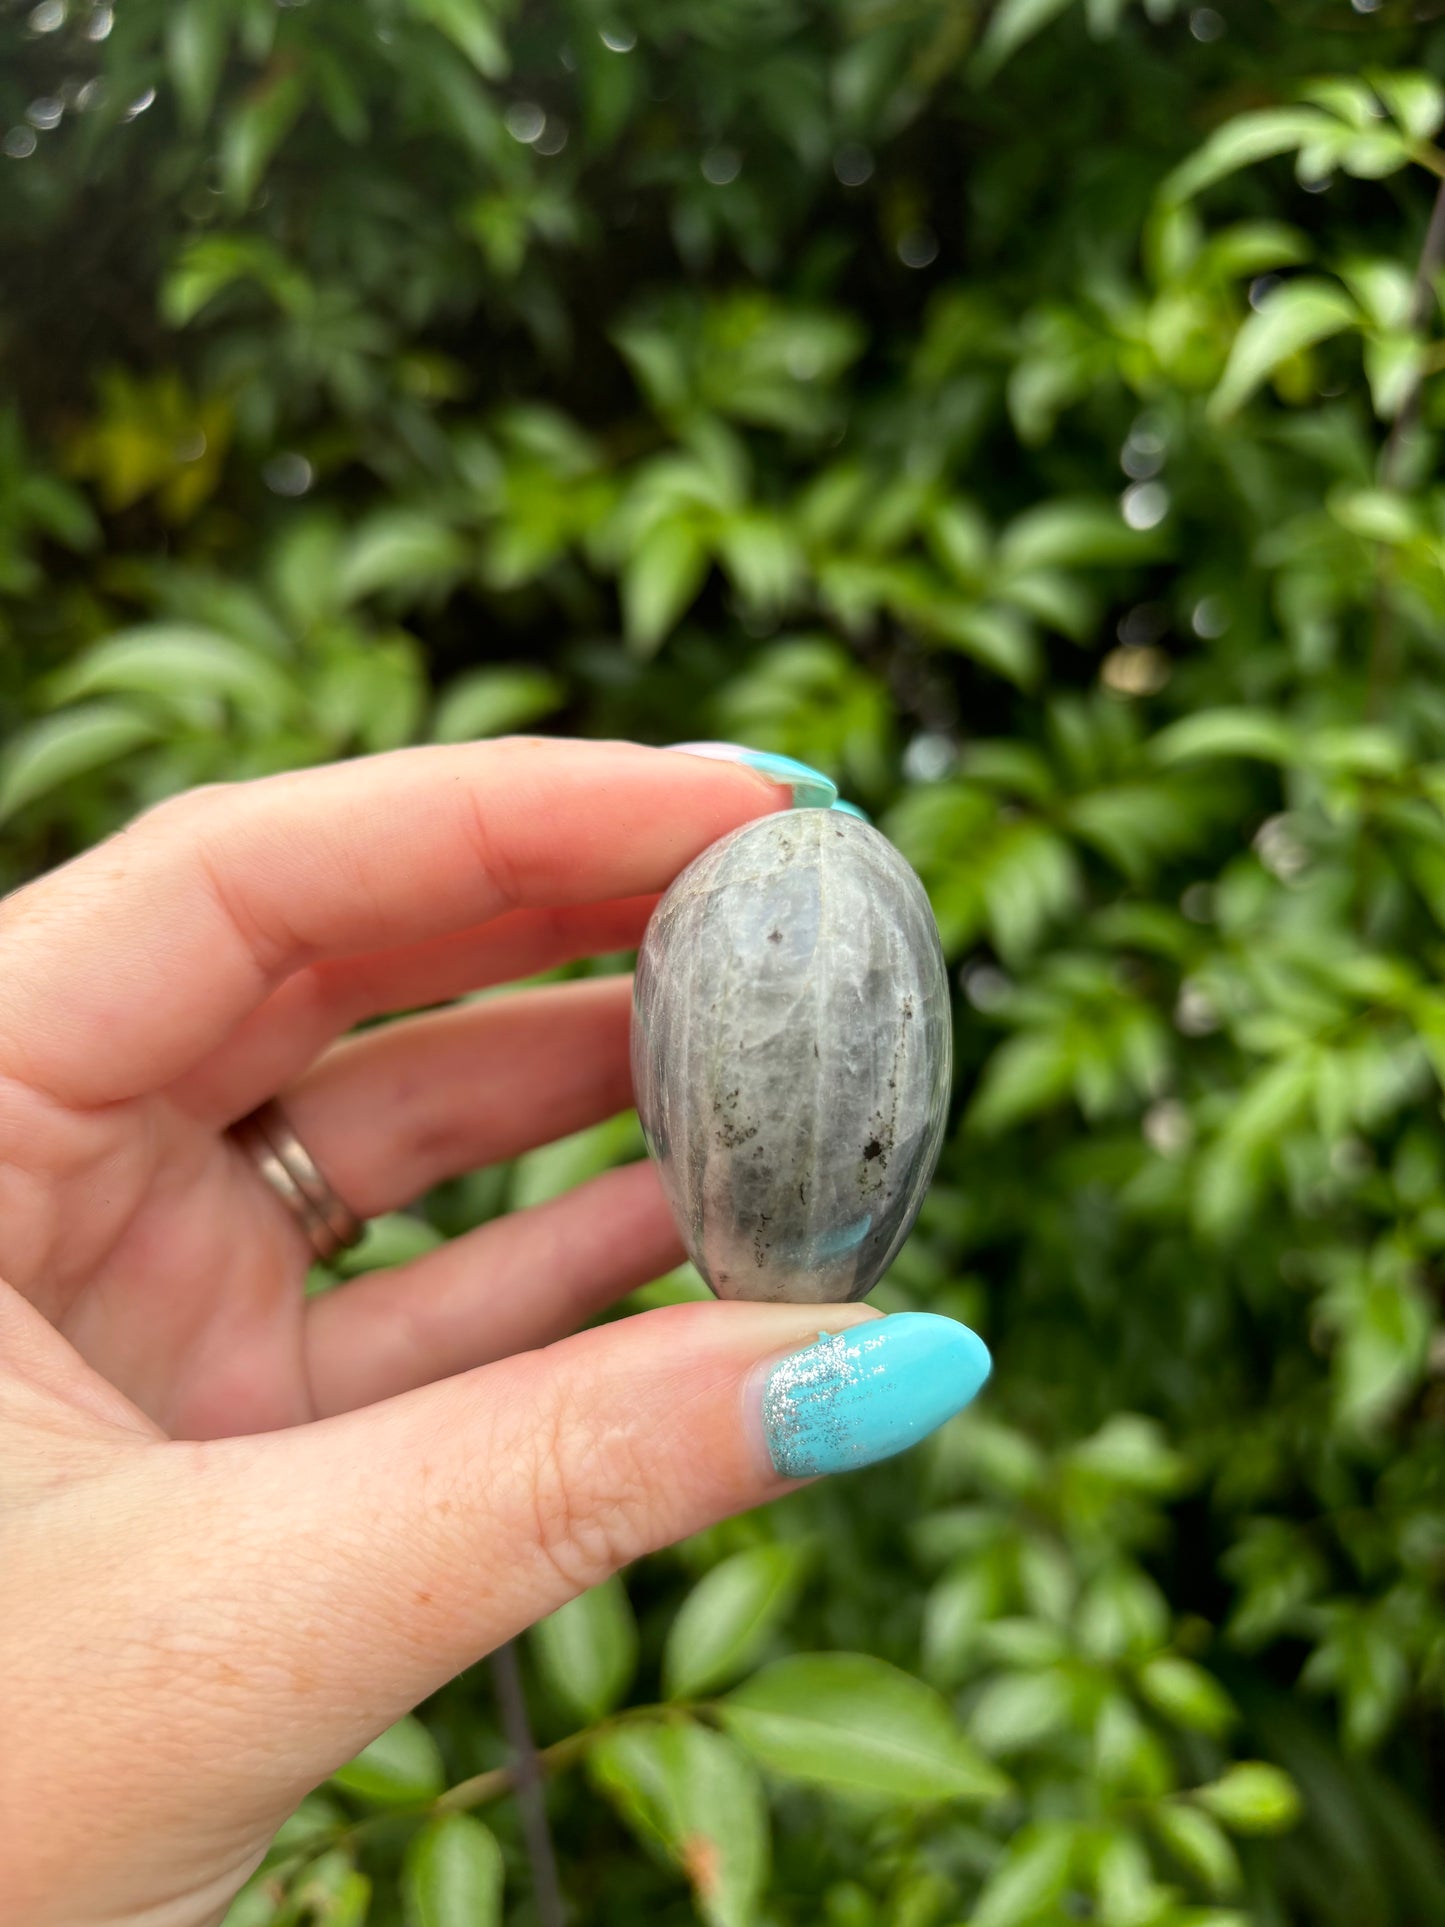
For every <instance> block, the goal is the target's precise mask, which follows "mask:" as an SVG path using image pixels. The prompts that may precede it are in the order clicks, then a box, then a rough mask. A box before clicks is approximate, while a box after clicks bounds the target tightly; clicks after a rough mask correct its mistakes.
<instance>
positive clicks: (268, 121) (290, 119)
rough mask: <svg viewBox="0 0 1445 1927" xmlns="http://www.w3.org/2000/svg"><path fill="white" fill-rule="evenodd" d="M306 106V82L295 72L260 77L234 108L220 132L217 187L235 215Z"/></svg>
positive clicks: (250, 194) (249, 202)
mask: <svg viewBox="0 0 1445 1927" xmlns="http://www.w3.org/2000/svg"><path fill="white" fill-rule="evenodd" d="M305 105H306V82H305V80H304V79H303V78H302V76H301V75H300V74H299V73H296V72H289V73H279V74H276V75H273V76H272V77H270V78H269V79H267V80H264V81H263V82H262V83H261V84H260V86H259V87H258V88H256V90H255V91H254V92H253V93H251V94H249V95H248V96H247V97H246V99H245V100H243V101H242V102H241V104H240V105H239V106H238V107H237V108H235V109H234V111H233V112H232V114H231V116H230V118H229V119H228V120H227V122H226V126H225V131H224V132H223V133H222V135H221V153H220V166H221V186H222V191H223V193H224V194H225V197H226V204H227V206H228V207H229V208H230V209H231V211H232V212H233V213H235V214H239V213H241V212H242V211H243V210H244V209H245V208H247V207H249V206H250V204H251V199H252V196H253V195H254V194H255V192H256V189H257V188H258V187H259V186H260V184H261V177H262V175H263V174H264V173H265V172H266V169H267V167H268V165H269V164H270V161H271V157H272V155H273V154H275V152H276V150H277V148H278V147H280V145H281V143H282V141H284V140H285V138H286V136H287V135H288V134H289V133H290V132H291V129H292V127H294V126H295V124H296V121H297V119H298V117H299V116H300V113H301V109H302V108H303V107H304V106H305Z"/></svg>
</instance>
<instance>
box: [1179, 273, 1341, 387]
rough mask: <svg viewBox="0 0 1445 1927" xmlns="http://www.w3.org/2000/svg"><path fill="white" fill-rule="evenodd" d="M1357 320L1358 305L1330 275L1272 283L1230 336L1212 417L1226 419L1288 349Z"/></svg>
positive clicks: (1311, 344) (1293, 352)
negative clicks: (1271, 290)
mask: <svg viewBox="0 0 1445 1927" xmlns="http://www.w3.org/2000/svg"><path fill="white" fill-rule="evenodd" d="M1359 325H1360V310H1359V308H1358V307H1357V306H1356V304H1355V302H1354V301H1353V300H1352V299H1351V297H1350V296H1349V295H1348V294H1346V293H1345V291H1344V289H1343V288H1341V287H1338V286H1336V284H1335V283H1334V282H1332V281H1321V280H1317V279H1315V278H1313V277H1306V276H1302V277H1301V278H1300V279H1299V280H1297V281H1287V282H1286V283H1285V284H1284V286H1283V287H1280V288H1276V289H1275V291H1274V293H1273V294H1272V295H1270V296H1269V297H1268V299H1267V300H1266V301H1265V303H1264V306H1263V307H1262V308H1260V309H1258V310H1257V311H1256V312H1255V313H1253V314H1251V315H1250V317H1249V319H1248V320H1247V321H1246V322H1245V324H1244V326H1243V327H1242V328H1241V329H1240V331H1239V333H1238V334H1237V335H1236V336H1235V338H1234V346H1233V347H1232V348H1231V349H1230V351H1229V360H1228V362H1227V363H1226V364H1225V369H1224V374H1223V375H1222V377H1221V378H1220V382H1219V386H1218V387H1217V388H1216V389H1215V391H1214V393H1213V395H1211V396H1210V399H1209V411H1210V414H1211V416H1212V417H1213V419H1214V420H1215V421H1226V420H1227V419H1228V418H1229V417H1230V416H1231V415H1233V414H1235V413H1236V412H1237V411H1238V410H1239V409H1240V408H1241V407H1242V406H1243V404H1244V403H1245V402H1246V401H1248V399H1249V397H1250V396H1251V395H1252V394H1253V393H1254V391H1255V389H1256V388H1258V387H1259V386H1260V384H1261V383H1262V382H1265V381H1267V380H1268V379H1269V377H1270V376H1271V375H1272V374H1273V373H1274V371H1275V369H1276V368H1278V367H1279V365H1280V363H1281V362H1284V361H1288V359H1289V358H1290V356H1291V355H1297V354H1299V353H1300V351H1301V350H1302V349H1305V348H1312V347H1314V346H1315V344H1316V343H1317V342H1321V341H1327V340H1328V339H1329V338H1330V336H1331V335H1337V334H1340V333H1342V332H1343V331H1344V330H1345V329H1346V328H1357V327H1358V326H1359Z"/></svg>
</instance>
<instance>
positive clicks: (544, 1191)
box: [507, 1111, 646, 1211]
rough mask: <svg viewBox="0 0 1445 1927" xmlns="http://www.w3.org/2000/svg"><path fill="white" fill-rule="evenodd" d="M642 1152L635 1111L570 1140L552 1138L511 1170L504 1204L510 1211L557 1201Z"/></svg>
mask: <svg viewBox="0 0 1445 1927" xmlns="http://www.w3.org/2000/svg"><path fill="white" fill-rule="evenodd" d="M645 1150H646V1146H645V1145H644V1143H643V1140H642V1128H641V1126H640V1125H639V1124H638V1121H637V1113H636V1112H635V1111H624V1112H623V1113H622V1114H621V1116H619V1117H609V1118H608V1119H607V1120H606V1121H605V1122H604V1123H602V1124H591V1125H589V1126H588V1127H587V1129H586V1130H585V1131H574V1132H573V1133H572V1135H571V1137H560V1138H554V1139H553V1141H552V1142H551V1143H550V1144H539V1145H538V1147H537V1149H536V1150H535V1151H527V1152H525V1153H524V1154H523V1155H522V1156H521V1157H519V1158H518V1159H517V1160H516V1162H515V1163H514V1164H513V1166H512V1182H511V1186H510V1189H509V1192H508V1198H507V1202H508V1203H509V1204H510V1206H511V1208H512V1209H513V1210H514V1211H525V1210H526V1209H527V1207H528V1206H529V1205H533V1204H545V1203H546V1202H547V1201H548V1199H549V1198H560V1197H561V1195H562V1193H563V1192H564V1191H571V1190H572V1189H573V1188H574V1187H575V1186H576V1185H579V1184H585V1183H586V1181H587V1179H588V1178H595V1177H596V1176H597V1175H598V1174H599V1172H602V1171H610V1170H611V1169H612V1167H613V1165H615V1164H625V1163H627V1162H628V1160H629V1159H631V1158H635V1157H641V1156H642V1155H643V1154H644V1152H645Z"/></svg>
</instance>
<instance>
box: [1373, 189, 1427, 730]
mask: <svg viewBox="0 0 1445 1927" xmlns="http://www.w3.org/2000/svg"><path fill="white" fill-rule="evenodd" d="M1442 266H1445V180H1442V182H1441V184H1440V189H1439V192H1438V193H1437V194H1436V196H1435V205H1434V207H1433V208H1432V209H1431V211H1430V224H1429V226H1428V227H1427V228H1426V230H1425V239H1424V242H1423V244H1422V246H1421V249H1420V259H1419V261H1418V262H1417V263H1416V265H1415V288H1414V293H1413V294H1412V296H1411V299H1410V316H1409V329H1410V333H1411V334H1414V335H1418V334H1423V333H1424V332H1425V329H1426V328H1427V327H1428V325H1429V322H1430V316H1431V313H1432V312H1433V310H1434V306H1435V277H1436V275H1437V274H1439V272H1440V269H1441V267H1442ZM1425 374H1426V369H1425V365H1424V361H1423V359H1422V362H1421V364H1420V365H1419V366H1418V367H1417V368H1416V370H1415V372H1414V374H1413V375H1412V376H1411V379H1410V384H1409V387H1408V388H1407V389H1406V390H1405V393H1404V395H1403V396H1402V398H1401V401H1400V406H1399V409H1398V411H1397V412H1396V415H1395V419H1394V422H1393V423H1392V425H1391V428H1390V432H1389V434H1388V435H1387V436H1386V437H1385V446H1384V448H1383V449H1382V450H1381V453H1380V486H1381V487H1382V488H1387V489H1390V488H1396V487H1398V485H1399V481H1400V473H1401V469H1402V467H1403V465H1404V461H1405V455H1406V453H1407V450H1408V446H1409V442H1410V438H1411V436H1412V435H1413V434H1414V432H1415V430H1416V428H1417V427H1418V426H1419V422H1420V403H1421V397H1422V395H1423V392H1424V387H1425ZM1391 572H1392V564H1391V560H1390V552H1389V550H1388V549H1387V548H1385V546H1384V545H1383V544H1382V545H1381V546H1380V549H1379V552H1378V561H1377V567H1376V572H1375V620H1374V630H1373V633H1372V635H1371V637H1370V664H1369V672H1368V681H1367V693H1366V698H1365V713H1366V715H1367V716H1369V717H1370V718H1371V719H1373V718H1374V717H1375V716H1376V715H1377V714H1378V713H1379V707H1380V704H1381V702H1382V700H1383V698H1384V694H1385V690H1386V689H1387V688H1388V686H1389V684H1390V683H1391V682H1392V681H1393V680H1394V673H1395V654H1396V651H1395V623H1394V609H1393V606H1392V603H1391V599H1390V575H1391Z"/></svg>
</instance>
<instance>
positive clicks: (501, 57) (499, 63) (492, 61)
mask: <svg viewBox="0 0 1445 1927" xmlns="http://www.w3.org/2000/svg"><path fill="white" fill-rule="evenodd" d="M407 5H408V7H409V8H410V9H411V11H412V13H413V14H415V16H416V17H417V19H418V20H426V21H429V22H430V23H431V25H432V26H434V27H436V28H437V29H438V30H439V31H440V32H441V33H444V34H445V35H446V37H447V39H448V40H450V41H451V42H452V44H453V45H454V46H456V47H460V48H461V50H462V52H463V53H464V54H465V55H466V57H467V59H468V60H470V61H471V63H472V65H473V66H474V67H475V68H476V70H477V72H478V73H480V74H485V75H486V77H487V79H488V80H502V79H504V78H505V76H506V73H507V70H508V66H509V62H508V59H507V48H506V43H505V42H504V41H503V39H502V36H501V33H500V31H499V29H498V26H497V22H496V17H495V15H494V14H493V12H492V9H491V7H489V6H488V5H486V4H484V0H407Z"/></svg>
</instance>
